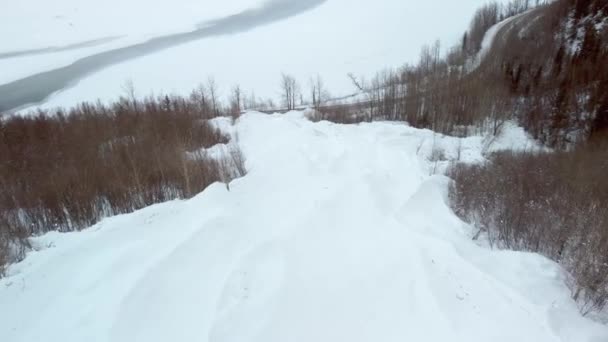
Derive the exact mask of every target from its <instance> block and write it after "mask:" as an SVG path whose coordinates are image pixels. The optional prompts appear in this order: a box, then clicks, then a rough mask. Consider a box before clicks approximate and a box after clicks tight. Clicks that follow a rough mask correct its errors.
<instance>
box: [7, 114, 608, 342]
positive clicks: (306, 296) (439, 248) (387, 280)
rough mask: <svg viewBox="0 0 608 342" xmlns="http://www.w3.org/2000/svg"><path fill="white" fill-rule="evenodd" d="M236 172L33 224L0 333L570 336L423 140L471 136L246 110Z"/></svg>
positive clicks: (549, 276)
mask: <svg viewBox="0 0 608 342" xmlns="http://www.w3.org/2000/svg"><path fill="white" fill-rule="evenodd" d="M235 131H236V134H237V135H238V139H239V142H240V144H241V146H242V147H243V149H244V152H245V156H246V158H247V167H248V170H249V174H248V175H247V176H245V177H243V178H241V179H238V180H236V181H234V182H233V183H231V184H230V187H229V189H228V188H227V187H226V186H224V185H220V184H216V185H213V186H211V187H209V188H208V189H207V190H206V191H204V192H203V193H202V194H200V195H199V196H197V197H195V198H193V199H191V200H188V201H174V202H170V203H166V204H161V205H156V206H153V207H150V208H147V209H144V210H141V211H139V212H136V213H133V214H129V215H123V216H118V217H115V218H111V219H108V220H105V221H103V222H102V223H100V224H98V225H97V226H95V227H93V228H91V229H89V230H86V231H84V232H80V233H72V234H65V235H59V234H51V235H48V236H45V237H42V238H39V240H38V242H39V243H46V244H49V243H50V242H52V243H53V244H54V247H53V248H45V249H43V250H41V251H39V252H34V253H32V254H31V255H29V256H28V258H27V259H26V260H25V261H24V262H23V263H21V264H19V265H16V266H15V267H13V268H12V269H11V271H12V273H13V275H11V276H10V277H8V278H5V279H3V280H0V336H2V337H3V338H2V340H3V341H10V342H17V341H27V342H33V341H62V342H69V341H113V342H114V341H116V342H120V341H125V342H126V341H129V342H133V341H146V342H154V341H213V342H225V341H238V342H243V341H264V342H273V341H277V342H284V341H293V342H297V341H307V342H308V341H355V342H356V341H467V342H475V341H480V342H481V341H484V342H485V341H505V342H506V341H508V342H512V341H531V342H545V341H556V342H557V341H560V342H563V341H572V342H600V341H606V340H607V338H608V329H607V328H606V327H605V326H602V325H599V324H596V323H593V322H591V321H589V320H587V319H584V318H582V317H580V316H579V315H578V312H577V310H576V307H575V306H574V304H573V303H572V302H571V301H570V299H569V297H568V291H567V289H566V288H565V286H564V285H563V280H562V276H561V273H560V270H559V268H558V267H557V266H556V265H555V264H554V263H552V262H550V261H548V260H546V259H544V258H542V257H540V256H537V255H534V254H527V253H517V252H506V251H503V252H498V251H491V250H489V249H487V248H485V247H481V246H478V245H476V244H474V243H473V242H472V241H471V240H470V238H469V236H470V235H469V233H470V232H469V231H468V228H467V227H465V226H464V225H463V224H462V222H461V221H459V220H458V219H457V218H456V217H455V216H454V215H453V214H452V213H451V211H450V210H449V209H448V207H447V206H446V205H445V190H446V182H447V180H446V178H444V177H442V176H431V175H430V169H431V167H432V164H431V163H429V162H428V161H427V158H428V156H429V155H430V153H431V149H432V145H433V144H435V145H436V146H438V147H440V148H442V149H444V150H445V155H446V156H447V157H448V158H450V157H453V156H455V154H456V148H457V146H460V147H461V148H462V150H461V156H462V157H463V158H464V159H466V160H479V159H480V158H481V150H482V146H483V141H482V139H481V138H479V137H473V138H467V139H463V140H462V141H461V143H460V144H458V143H457V142H458V139H456V138H447V137H438V136H436V137H434V136H433V134H432V132H430V131H425V130H417V129H413V128H410V127H407V126H405V125H402V124H392V123H373V124H361V125H351V126H345V125H335V124H330V123H327V122H321V123H312V122H309V121H307V120H306V119H304V118H303V117H302V113H295V112H294V113H288V114H286V115H264V114H258V113H249V114H246V115H245V116H243V117H241V118H240V119H239V121H238V124H237V125H236V128H235Z"/></svg>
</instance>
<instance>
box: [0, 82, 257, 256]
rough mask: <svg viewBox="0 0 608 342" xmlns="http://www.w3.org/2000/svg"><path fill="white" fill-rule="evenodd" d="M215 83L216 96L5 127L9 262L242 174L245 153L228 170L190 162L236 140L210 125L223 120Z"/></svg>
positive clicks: (0, 212)
mask: <svg viewBox="0 0 608 342" xmlns="http://www.w3.org/2000/svg"><path fill="white" fill-rule="evenodd" d="M210 83H211V84H210V86H209V88H210V89H211V90H212V91H211V94H212V95H209V98H206V96H207V95H205V90H201V92H199V93H195V94H194V95H193V96H191V97H190V98H188V99H185V98H182V97H178V96H159V97H156V98H147V99H144V100H137V99H136V98H135V96H130V97H128V98H122V99H121V100H119V101H117V102H116V103H113V104H111V105H109V106H106V105H102V104H90V103H83V104H81V105H79V106H77V107H74V108H71V109H69V110H64V109H57V110H55V111H52V112H38V113H32V114H31V115H29V116H25V117H17V116H15V117H11V118H8V119H6V120H3V121H1V122H0V155H2V158H1V159H0V186H1V187H2V192H0V265H4V264H5V263H6V262H8V261H15V260H18V259H20V258H22V257H23V256H24V254H25V251H26V250H27V248H28V247H29V246H28V240H27V239H28V237H29V236H31V235H35V234H41V233H45V232H48V231H51V230H59V231H73V230H79V229H83V228H85V227H88V226H90V225H92V224H94V223H95V222H97V221H99V220H100V219H102V218H103V217H106V216H109V215H115V214H121V213H128V212H131V211H133V210H136V209H139V208H142V207H144V206H147V205H150V204H153V203H158V202H163V201H167V200H171V199H175V198H188V197H191V196H193V195H195V194H197V193H199V192H200V191H202V190H203V189H204V188H205V187H207V186H208V185H209V184H211V183H213V182H216V181H229V180H230V179H232V178H234V177H239V176H242V175H243V174H244V172H245V171H244V167H242V160H241V159H242V157H240V158H241V159H238V158H239V155H240V154H239V151H238V149H237V148H236V147H234V149H235V150H234V151H233V153H232V154H231V155H229V156H226V158H227V159H228V160H229V163H228V164H227V165H221V163H222V161H217V160H212V159H208V158H201V159H199V158H195V159H192V158H190V157H189V153H188V152H193V151H197V150H200V149H201V148H207V147H211V146H213V145H216V144H219V143H227V142H228V140H229V137H228V136H226V135H224V134H223V133H222V132H220V131H218V130H217V129H215V128H213V127H212V126H211V125H210V124H209V123H208V122H207V119H208V118H209V117H210V116H212V115H214V114H223V113H221V112H218V111H219V110H220V106H219V104H218V103H214V96H216V95H215V93H216V90H215V85H214V84H213V82H210ZM228 168H235V171H233V172H232V171H230V172H229V170H228Z"/></svg>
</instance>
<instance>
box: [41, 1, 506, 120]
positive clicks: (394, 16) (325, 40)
mask: <svg viewBox="0 0 608 342" xmlns="http://www.w3.org/2000/svg"><path fill="white" fill-rule="evenodd" d="M505 1H506V0H505ZM484 2H485V1H482V0H464V1H448V2H446V1H443V0H430V1H424V2H420V1H412V0H410V1H403V0H379V1H369V0H328V1H326V2H325V3H324V4H322V5H321V6H319V7H316V8H314V9H312V10H309V11H307V12H304V13H302V14H300V15H298V16H296V17H292V18H289V19H287V20H283V21H279V22H276V23H273V24H270V25H266V26H262V27H257V28H255V29H253V30H251V31H248V32H244V33H239V34H234V35H227V36H219V37H213V38H207V39H201V40H199V41H195V42H191V43H188V44H184V45H180V46H176V47H174V48H171V49H168V50H164V51H160V52H158V53H154V54H151V55H147V56H143V57H140V58H137V59H133V60H130V61H127V62H123V63H121V64H117V65H114V66H111V67H108V68H106V69H104V70H102V71H100V72H97V73H95V74H93V75H90V76H88V77H86V78H84V79H82V80H81V81H80V82H78V84H77V85H76V86H75V87H73V88H71V89H68V90H65V91H62V92H60V93H58V94H56V95H55V96H53V97H52V98H51V99H50V100H49V101H48V103H47V104H45V105H44V107H46V108H48V107H56V106H60V105H73V104H75V103H79V102H81V101H85V100H88V101H95V100H97V99H98V98H99V99H102V100H104V101H109V100H112V99H115V98H116V97H117V96H118V95H119V94H121V93H122V90H121V87H122V85H123V84H124V83H125V81H127V80H132V81H133V83H134V84H135V86H136V88H137V90H138V93H139V94H140V96H145V95H149V94H151V93H160V92H172V93H179V94H185V93H189V92H190V91H191V90H192V89H194V88H196V87H197V86H198V85H199V84H201V83H204V82H205V81H206V80H207V78H208V77H209V76H213V77H214V78H215V79H216V81H217V83H218V84H219V85H220V86H221V89H220V90H221V93H222V96H224V97H226V96H227V95H228V89H230V88H231V87H232V86H233V85H235V84H239V85H240V86H241V89H243V90H244V91H245V92H246V93H247V94H248V95H249V94H250V93H251V92H254V93H255V95H256V96H257V97H261V98H264V99H267V98H272V99H274V100H277V99H278V98H279V97H280V96H279V94H280V89H279V80H280V75H281V73H282V72H285V73H290V74H292V75H293V76H294V77H296V79H297V80H298V81H299V83H300V85H301V86H302V89H303V91H304V94H305V95H307V93H308V90H307V89H308V86H309V80H310V78H311V77H313V76H316V75H317V74H318V75H320V76H321V77H322V78H323V79H324V83H325V85H326V87H327V89H328V90H329V91H330V93H331V94H332V95H333V96H335V97H340V96H345V95H349V94H352V93H353V92H354V91H355V90H356V89H355V88H354V86H353V85H352V82H351V81H350V79H349V78H348V77H347V75H348V73H354V74H355V75H357V76H359V75H364V76H366V77H369V76H371V75H373V74H374V73H375V72H376V71H379V70H381V69H383V68H386V67H399V66H401V65H403V64H404V63H414V62H417V60H418V58H419V51H420V47H421V46H423V45H425V44H429V43H431V42H433V41H434V40H436V39H441V40H442V41H443V43H444V46H451V45H453V44H454V43H455V42H457V41H458V40H459V37H460V36H461V34H462V32H464V31H465V30H466V29H467V27H468V24H469V21H470V18H471V16H472V14H473V13H474V11H475V9H476V8H477V7H478V6H480V5H482V4H484ZM397 42H398V43H397Z"/></svg>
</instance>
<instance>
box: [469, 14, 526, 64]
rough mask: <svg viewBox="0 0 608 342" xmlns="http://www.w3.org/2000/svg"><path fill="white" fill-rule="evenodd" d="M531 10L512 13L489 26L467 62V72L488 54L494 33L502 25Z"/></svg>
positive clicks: (492, 43)
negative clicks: (476, 50)
mask: <svg viewBox="0 0 608 342" xmlns="http://www.w3.org/2000/svg"><path fill="white" fill-rule="evenodd" d="M533 10H534V9H530V10H527V11H525V12H523V13H520V14H517V15H514V16H512V17H509V18H507V19H504V20H503V21H501V22H499V23H497V24H495V25H494V26H492V27H490V28H489V29H488V30H487V31H486V33H485V34H484V36H483V40H482V41H481V48H480V50H479V52H477V55H475V56H474V57H473V58H472V59H471V61H470V62H469V64H470V65H469V66H468V67H467V70H468V72H472V71H474V70H475V69H477V68H478V67H479V65H480V64H481V62H482V61H483V59H484V58H485V57H486V56H487V55H488V53H489V52H490V50H491V49H492V46H493V45H494V41H495V39H496V35H497V34H498V32H500V31H501V30H502V28H503V27H505V26H507V25H508V24H510V23H512V22H513V21H515V20H517V19H519V18H521V17H522V16H524V15H527V14H528V13H530V12H531V11H533Z"/></svg>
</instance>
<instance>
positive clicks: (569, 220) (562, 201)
mask: <svg viewBox="0 0 608 342" xmlns="http://www.w3.org/2000/svg"><path fill="white" fill-rule="evenodd" d="M607 174H608V145H606V144H603V145H599V146H585V147H579V148H577V149H576V150H573V151H569V152H554V153H540V154H538V153H536V154H535V153H514V152H502V153H499V154H496V155H494V156H493V157H492V158H491V161H490V162H488V163H487V164H485V165H457V166H455V167H454V168H452V169H451V171H450V176H451V177H452V178H453V179H454V182H453V183H452V186H451V188H450V198H451V204H452V207H453V208H454V210H455V212H456V213H457V214H458V215H459V216H460V217H461V218H462V219H464V220H465V221H467V222H470V223H472V224H473V225H474V226H475V227H477V228H478V229H480V233H481V232H483V233H485V235H486V236H487V237H488V240H489V242H490V243H491V244H493V245H496V246H498V247H500V248H509V249H515V250H525V251H531V252H538V253H540V254H543V255H545V256H547V257H549V258H551V259H553V260H555V261H557V262H558V263H560V264H561V265H562V266H564V267H565V269H566V270H567V271H568V272H569V273H570V275H571V277H572V278H571V284H570V285H571V289H572V296H573V298H574V299H575V300H577V302H578V303H579V304H580V307H581V312H582V313H583V314H587V313H589V312H591V311H595V310H602V309H603V308H605V307H606V306H607V305H608V179H607V178H606V175H607Z"/></svg>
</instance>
